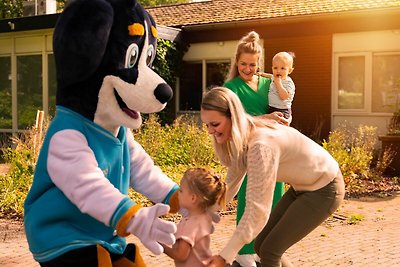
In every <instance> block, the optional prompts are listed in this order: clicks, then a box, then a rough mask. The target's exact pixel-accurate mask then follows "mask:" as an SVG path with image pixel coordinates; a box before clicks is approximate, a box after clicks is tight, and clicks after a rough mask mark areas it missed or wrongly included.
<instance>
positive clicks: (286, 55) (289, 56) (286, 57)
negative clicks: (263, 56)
mask: <svg viewBox="0 0 400 267" xmlns="http://www.w3.org/2000/svg"><path fill="white" fill-rule="evenodd" d="M294 58H295V55H294V53H293V52H278V53H276V54H275V56H274V57H273V58H272V62H274V61H275V60H277V59H281V60H283V61H284V62H285V63H286V64H287V65H288V66H289V67H290V71H291V70H292V69H293V61H294Z"/></svg>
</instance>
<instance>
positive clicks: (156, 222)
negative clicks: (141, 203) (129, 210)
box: [126, 203, 176, 255]
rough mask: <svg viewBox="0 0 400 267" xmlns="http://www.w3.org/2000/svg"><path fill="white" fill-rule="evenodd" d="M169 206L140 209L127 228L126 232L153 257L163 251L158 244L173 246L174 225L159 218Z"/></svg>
mask: <svg viewBox="0 0 400 267" xmlns="http://www.w3.org/2000/svg"><path fill="white" fill-rule="evenodd" d="M168 211H169V206H168V205H165V204H160V203H159V204H156V205H154V206H152V207H146V208H141V209H140V210H138V211H137V212H136V214H135V216H134V217H133V218H132V219H131V221H130V222H129V223H128V226H127V229H126V230H127V232H129V233H131V234H133V235H135V236H137V237H138V238H139V239H140V241H141V242H142V244H143V245H144V246H145V247H146V248H147V249H149V250H150V251H151V252H152V253H154V254H155V255H160V254H161V253H163V251H164V249H163V247H162V246H161V245H160V244H159V243H163V244H166V245H173V244H174V243H175V236H174V233H175V232H176V225H175V223H173V222H167V221H164V220H162V219H160V218H159V216H161V215H165V214H167V213H168Z"/></svg>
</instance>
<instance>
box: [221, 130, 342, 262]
mask: <svg viewBox="0 0 400 267" xmlns="http://www.w3.org/2000/svg"><path fill="white" fill-rule="evenodd" d="M246 162H247V168H246V169H244V168H243V169H239V168H238V167H235V162H233V163H232V164H231V166H230V167H228V174H227V177H226V182H227V184H228V192H227V197H226V200H227V202H228V201H230V200H231V199H232V198H233V197H234V196H235V195H236V194H237V192H238V191H239V188H240V186H241V184H242V182H243V178H244V175H245V173H246V172H247V189H246V209H245V212H244V214H243V216H242V218H241V220H240V222H239V224H238V226H237V227H236V230H235V232H234V233H233V235H232V237H231V239H230V241H229V242H228V243H227V245H226V246H225V247H224V248H223V249H222V251H221V252H220V253H219V255H220V256H221V257H223V258H224V259H225V260H226V262H227V263H232V261H233V260H234V258H235V256H236V255H237V253H238V251H239V250H240V248H241V247H242V246H243V245H244V244H246V243H249V242H250V241H252V240H253V239H254V238H255V237H256V236H257V235H258V234H259V233H260V232H261V230H262V229H263V227H264V226H265V225H266V223H267V221H268V218H269V215H270V212H271V206H272V199H273V193H274V188H275V183H276V182H277V181H278V182H285V183H288V184H290V185H291V186H292V187H293V188H294V189H295V190H296V191H314V190H318V189H320V188H322V187H324V186H326V185H327V184H329V183H330V182H331V181H332V180H333V179H334V178H335V177H336V176H337V174H338V172H339V166H338V163H337V162H336V161H335V160H334V159H333V158H332V156H331V155H330V154H329V153H328V152H327V151H326V150H325V149H324V148H322V147H321V146H320V145H318V144H317V143H315V142H314V141H313V140H311V139H310V138H308V137H306V136H305V135H303V134H301V133H300V132H299V131H297V130H296V129H294V128H292V127H288V126H283V125H280V124H277V125H276V127H275V128H257V129H256V130H255V131H254V133H253V134H252V136H251V137H250V141H249V144H248V149H247V161H246Z"/></svg>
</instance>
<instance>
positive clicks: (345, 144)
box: [322, 123, 390, 193]
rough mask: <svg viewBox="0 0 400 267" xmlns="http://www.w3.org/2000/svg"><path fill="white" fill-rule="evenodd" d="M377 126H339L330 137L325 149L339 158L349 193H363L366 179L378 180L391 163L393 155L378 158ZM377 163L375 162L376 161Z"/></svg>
mask: <svg viewBox="0 0 400 267" xmlns="http://www.w3.org/2000/svg"><path fill="white" fill-rule="evenodd" d="M376 130H377V128H376V127H373V126H367V125H360V126H358V127H356V128H355V127H353V126H351V125H350V124H348V123H344V124H341V125H339V126H338V127H337V128H336V129H335V130H334V131H332V132H331V133H330V134H329V137H328V141H324V142H323V144H322V145H323V147H324V148H325V149H326V150H327V151H328V152H329V153H330V154H331V155H332V156H333V157H334V158H335V159H336V161H337V162H338V163H339V166H340V169H341V171H342V174H343V177H344V181H345V183H346V191H348V192H350V193H352V192H358V191H362V190H363V186H364V183H361V182H360V180H363V179H372V180H373V179H378V178H380V177H381V176H382V173H383V171H384V170H385V169H386V167H387V166H388V164H389V163H390V155H388V154H384V155H383V157H381V158H378V159H376V158H375V157H374V155H375V144H376V142H377V140H378V139H377V135H376ZM374 161H376V162H374Z"/></svg>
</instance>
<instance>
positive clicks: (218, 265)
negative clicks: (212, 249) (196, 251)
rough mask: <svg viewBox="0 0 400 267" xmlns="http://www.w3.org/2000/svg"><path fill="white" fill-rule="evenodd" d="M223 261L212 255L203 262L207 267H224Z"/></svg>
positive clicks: (219, 257)
mask: <svg viewBox="0 0 400 267" xmlns="http://www.w3.org/2000/svg"><path fill="white" fill-rule="evenodd" d="M225 264H226V262H225V260H224V258H222V257H221V256H219V255H214V256H212V257H211V258H208V259H207V260H206V261H205V265H206V266H209V267H225Z"/></svg>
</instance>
